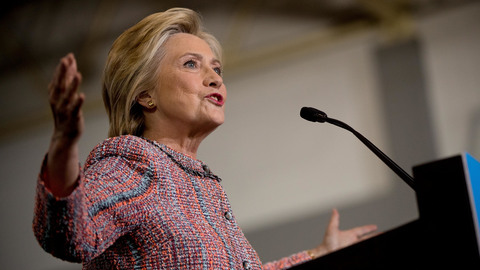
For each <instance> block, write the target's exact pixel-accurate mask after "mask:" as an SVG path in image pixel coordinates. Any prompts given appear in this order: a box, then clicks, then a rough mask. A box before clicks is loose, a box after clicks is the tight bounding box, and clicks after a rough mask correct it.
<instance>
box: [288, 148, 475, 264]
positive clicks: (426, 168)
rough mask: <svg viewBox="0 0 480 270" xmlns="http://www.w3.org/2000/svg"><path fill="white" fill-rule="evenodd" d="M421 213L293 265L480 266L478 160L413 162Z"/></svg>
mask: <svg viewBox="0 0 480 270" xmlns="http://www.w3.org/2000/svg"><path fill="white" fill-rule="evenodd" d="M413 175H414V179H415V184H416V188H415V191H416V199H417V205H418V210H419V218H418V219H416V220H413V221H411V222H409V223H407V224H405V225H402V226H400V227H397V228H395V229H392V230H389V231H386V232H383V233H381V234H380V235H378V236H375V237H372V238H370V239H367V240H364V241H362V242H359V243H357V244H355V245H352V246H349V247H346V248H343V249H340V250H338V251H335V252H332V253H330V254H327V255H325V256H322V257H320V258H317V259H315V260H312V261H309V262H306V263H304V264H301V265H297V266H295V267H293V268H291V269H295V270H303V269H480V225H479V224H480V162H478V161H477V160H475V159H474V158H473V157H472V156H471V155H470V154H468V153H462V154H459V155H457V156H453V157H450V158H445V159H441V160H437V161H433V162H428V163H425V164H421V165H417V166H414V167H413Z"/></svg>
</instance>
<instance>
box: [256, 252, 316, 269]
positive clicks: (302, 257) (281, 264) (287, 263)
mask: <svg viewBox="0 0 480 270" xmlns="http://www.w3.org/2000/svg"><path fill="white" fill-rule="evenodd" d="M310 260H311V257H310V255H308V253H307V252H306V251H302V252H299V253H296V254H293V255H291V256H289V257H285V258H282V259H280V260H278V261H273V262H269V263H266V264H264V265H263V269H264V270H280V269H288V268H290V267H293V266H295V265H298V264H301V263H304V262H307V261H310Z"/></svg>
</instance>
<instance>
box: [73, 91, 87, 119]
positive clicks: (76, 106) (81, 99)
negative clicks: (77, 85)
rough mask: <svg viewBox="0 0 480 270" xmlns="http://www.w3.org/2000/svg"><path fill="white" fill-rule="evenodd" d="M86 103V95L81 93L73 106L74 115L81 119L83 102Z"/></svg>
mask: <svg viewBox="0 0 480 270" xmlns="http://www.w3.org/2000/svg"><path fill="white" fill-rule="evenodd" d="M84 101H85V94H83V93H79V94H78V95H77V99H76V100H75V103H74V104H73V109H72V115H74V116H76V117H79V116H80V115H81V111H80V109H81V108H82V105H83V102H84Z"/></svg>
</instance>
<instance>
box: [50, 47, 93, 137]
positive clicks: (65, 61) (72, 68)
mask: <svg viewBox="0 0 480 270" xmlns="http://www.w3.org/2000/svg"><path fill="white" fill-rule="evenodd" d="M81 81H82V75H81V74H80V72H78V70H77V61H76V60H75V57H74V56H73V54H72V53H69V54H67V55H66V56H65V57H63V58H62V59H61V60H60V63H59V64H58V66H57V68H56V70H55V73H54V75H53V79H52V81H51V82H50V84H49V86H48V88H49V94H50V107H51V109H52V113H53V119H54V121H55V130H54V137H56V138H58V139H62V140H70V141H72V142H76V141H77V140H78V139H79V138H80V136H81V134H82V132H83V128H84V123H83V116H82V111H81V109H80V108H81V106H82V104H83V101H84V100H85V95H84V94H83V93H79V92H78V88H79V86H80V83H81Z"/></svg>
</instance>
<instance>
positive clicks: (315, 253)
mask: <svg viewBox="0 0 480 270" xmlns="http://www.w3.org/2000/svg"><path fill="white" fill-rule="evenodd" d="M327 253H328V251H327V248H326V247H325V246H324V245H323V244H322V245H319V246H318V247H316V248H312V249H309V250H307V254H308V256H310V258H311V259H312V260H314V259H316V258H318V257H321V256H323V255H325V254H327Z"/></svg>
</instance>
